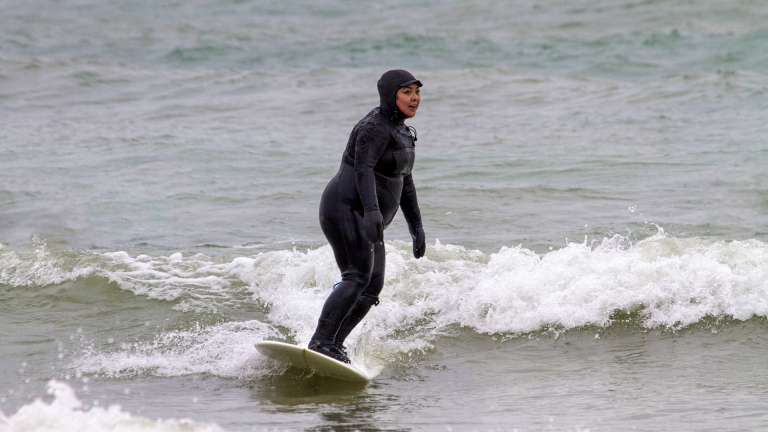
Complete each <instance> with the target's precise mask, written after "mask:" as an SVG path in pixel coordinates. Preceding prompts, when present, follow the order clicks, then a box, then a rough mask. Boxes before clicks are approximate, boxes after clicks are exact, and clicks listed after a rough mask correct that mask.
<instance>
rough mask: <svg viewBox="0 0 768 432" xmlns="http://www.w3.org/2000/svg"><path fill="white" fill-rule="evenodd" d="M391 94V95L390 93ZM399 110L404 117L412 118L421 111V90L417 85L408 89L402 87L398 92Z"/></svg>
mask: <svg viewBox="0 0 768 432" xmlns="http://www.w3.org/2000/svg"><path fill="white" fill-rule="evenodd" d="M390 94H391V93H390ZM395 101H396V102H397V109H398V110H400V112H401V113H403V115H404V116H406V117H408V118H411V117H413V116H415V115H416V110H417V109H419V103H420V102H421V90H419V86H418V85H416V84H411V85H409V86H406V87H400V89H399V90H397V97H396V100H395Z"/></svg>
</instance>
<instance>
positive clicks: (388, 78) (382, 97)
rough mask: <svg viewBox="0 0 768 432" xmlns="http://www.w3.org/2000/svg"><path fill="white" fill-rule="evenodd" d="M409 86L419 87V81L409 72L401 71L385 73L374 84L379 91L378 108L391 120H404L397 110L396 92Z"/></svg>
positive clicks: (394, 70) (395, 70)
mask: <svg viewBox="0 0 768 432" xmlns="http://www.w3.org/2000/svg"><path fill="white" fill-rule="evenodd" d="M411 84H416V85H418V86H419V87H421V81H419V80H417V79H416V78H415V77H414V76H413V75H411V73H410V72H408V71H405V70H402V69H393V70H390V71H386V72H384V75H382V76H381V78H379V82H378V83H377V84H376V87H378V89H379V101H380V102H379V108H381V110H382V111H383V112H384V114H385V115H386V116H387V117H388V118H390V119H391V120H393V121H396V122H400V121H403V120H404V119H405V116H404V115H403V114H402V113H401V112H400V110H398V109H397V90H398V89H400V87H405V86H409V85H411Z"/></svg>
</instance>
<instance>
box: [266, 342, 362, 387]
mask: <svg viewBox="0 0 768 432" xmlns="http://www.w3.org/2000/svg"><path fill="white" fill-rule="evenodd" d="M255 347H256V349H257V350H258V351H259V352H260V353H262V354H264V355H265V356H267V357H269V358H271V359H273V360H277V361H279V362H281V363H284V364H287V365H289V366H293V367H296V368H299V369H306V370H311V371H314V372H316V373H317V374H318V375H323V376H328V377H331V378H336V379H340V380H344V381H355V382H368V381H370V380H371V378H370V377H369V376H368V374H366V373H365V372H363V371H361V370H360V369H358V368H356V367H354V366H352V365H348V364H346V363H342V362H340V361H338V360H334V359H332V358H330V357H328V356H324V355H322V354H320V353H316V352H314V351H311V350H308V349H306V348H303V347H300V346H296V345H291V344H287V343H283V342H276V341H261V342H256V344H255Z"/></svg>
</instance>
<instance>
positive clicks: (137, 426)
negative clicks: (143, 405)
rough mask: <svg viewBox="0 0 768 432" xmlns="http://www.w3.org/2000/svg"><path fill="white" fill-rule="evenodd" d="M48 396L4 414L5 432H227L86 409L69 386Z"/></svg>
mask: <svg viewBox="0 0 768 432" xmlns="http://www.w3.org/2000/svg"><path fill="white" fill-rule="evenodd" d="M48 394H51V395H53V397H54V398H53V400H52V401H51V402H50V403H46V402H44V401H43V400H41V399H37V400H35V401H34V402H32V403H30V404H28V405H24V406H23V407H21V408H20V409H19V410H18V411H17V412H16V413H15V414H13V415H11V416H10V417H6V416H5V415H4V414H2V413H1V412H0V431H2V432H48V431H50V432H68V431H72V432H91V431H93V432H103V431H113V432H129V431H130V432H143V431H147V432H150V431H152V432H163V431H168V432H178V431H182V430H183V431H190V432H223V431H224V429H222V428H221V427H219V426H218V425H216V424H211V423H198V422H195V421H192V420H188V419H180V420H177V419H165V420H150V419H148V418H144V417H139V416H134V415H131V414H130V413H128V412H125V411H123V410H122V409H121V408H120V406H119V405H110V406H109V407H107V408H102V407H99V406H94V407H91V408H83V403H82V402H81V401H80V400H79V399H78V398H77V396H76V395H75V392H74V390H72V388H71V387H70V386H68V385H67V384H65V383H62V382H59V381H56V380H53V381H50V382H49V383H48Z"/></svg>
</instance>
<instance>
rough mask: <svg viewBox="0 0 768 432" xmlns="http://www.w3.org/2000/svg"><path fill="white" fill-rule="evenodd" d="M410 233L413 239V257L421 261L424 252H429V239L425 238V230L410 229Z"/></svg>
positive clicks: (420, 228) (418, 228)
mask: <svg viewBox="0 0 768 432" xmlns="http://www.w3.org/2000/svg"><path fill="white" fill-rule="evenodd" d="M408 231H410V232H411V238H412V239H413V256H414V257H416V259H419V258H421V257H423V256H424V252H426V250H427V241H426V240H427V239H426V237H425V236H424V228H422V227H416V228H411V227H408Z"/></svg>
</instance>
